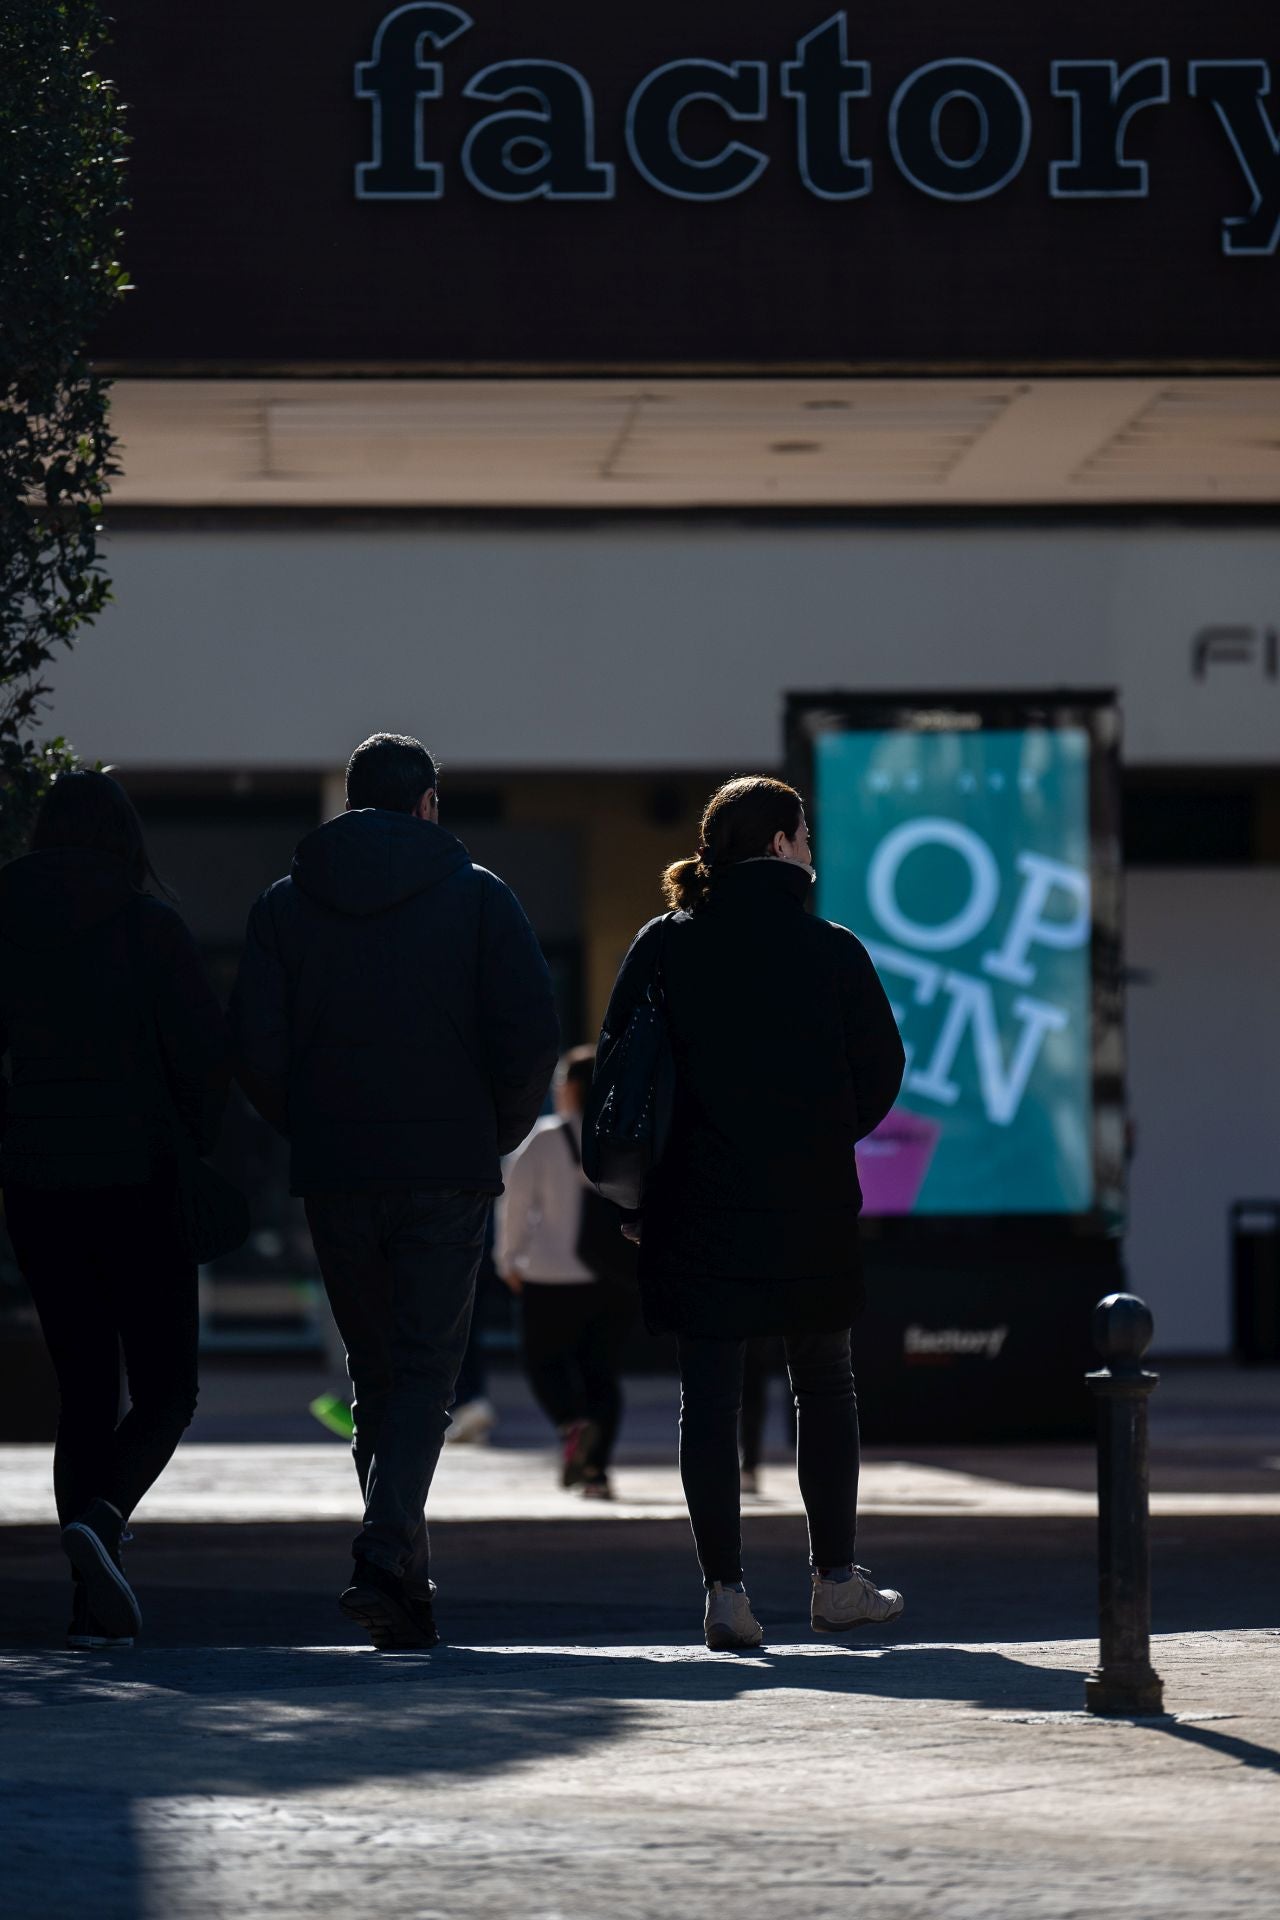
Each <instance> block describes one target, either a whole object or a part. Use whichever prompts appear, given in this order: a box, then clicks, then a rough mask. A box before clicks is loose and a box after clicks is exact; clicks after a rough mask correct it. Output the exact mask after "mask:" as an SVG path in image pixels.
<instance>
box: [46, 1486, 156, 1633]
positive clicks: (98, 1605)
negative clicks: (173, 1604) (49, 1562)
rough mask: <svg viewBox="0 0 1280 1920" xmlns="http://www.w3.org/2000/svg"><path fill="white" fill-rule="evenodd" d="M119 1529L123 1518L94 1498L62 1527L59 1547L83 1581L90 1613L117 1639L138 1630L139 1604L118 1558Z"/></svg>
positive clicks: (104, 1631) (105, 1631)
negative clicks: (91, 1502)
mask: <svg viewBox="0 0 1280 1920" xmlns="http://www.w3.org/2000/svg"><path fill="white" fill-rule="evenodd" d="M123 1532H124V1521H123V1520H122V1519H121V1517H120V1515H119V1514H118V1513H117V1512H116V1510H115V1508H114V1507H113V1506H111V1505H110V1503H109V1502H108V1501H106V1500H95V1501H94V1502H93V1504H92V1505H91V1506H88V1507H86V1508H85V1510H84V1512H83V1513H82V1514H81V1515H80V1517H79V1519H78V1520H73V1521H72V1522H71V1523H70V1525H69V1526H65V1527H64V1528H63V1529H62V1550H63V1552H64V1553H65V1554H66V1556H67V1558H68V1560H69V1561H70V1562H71V1564H72V1566H73V1567H74V1568H75V1570H76V1572H77V1573H78V1574H79V1575H80V1578H81V1580H82V1581H83V1582H84V1591H85V1597H86V1600H87V1602H88V1607H89V1611H90V1613H91V1614H92V1615H93V1617H94V1619H95V1620H96V1621H97V1623H98V1625H99V1627H100V1628H101V1629H102V1631H103V1633H104V1634H107V1635H108V1636H109V1637H110V1638H112V1639H120V1640H124V1639H128V1638H129V1637H130V1636H131V1635H133V1634H137V1633H141V1631H142V1608H141V1607H140V1606H139V1605H138V1596H137V1595H136V1594H135V1593H134V1591H133V1588H132V1587H131V1586H130V1585H129V1582H128V1581H127V1580H126V1579H125V1577H124V1567H123V1565H122V1564H121V1560H120V1536H121V1534H122V1533H123Z"/></svg>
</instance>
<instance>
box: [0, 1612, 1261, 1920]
mask: <svg viewBox="0 0 1280 1920" xmlns="http://www.w3.org/2000/svg"><path fill="white" fill-rule="evenodd" d="M1277 1654H1280V1635H1277V1634H1275V1633H1261V1632H1254V1633H1237V1634H1233V1635H1230V1636H1220V1635H1216V1634H1185V1635H1179V1636H1175V1637H1171V1638H1168V1639H1165V1640H1162V1641H1160V1642H1158V1643H1157V1648H1156V1659H1157V1663H1158V1665H1159V1667H1160V1668H1161V1669H1162V1671H1163V1673H1164V1675H1165V1678H1166V1683H1167V1690H1168V1704H1169V1706H1170V1708H1171V1710H1172V1711H1171V1713H1170V1715H1169V1716H1167V1717H1165V1718H1163V1719H1160V1720H1153V1721H1146V1722H1135V1723H1111V1722H1099V1721H1095V1720H1092V1719H1090V1718H1088V1717H1087V1716H1085V1715H1083V1714H1081V1713H1080V1712H1078V1711H1076V1709H1077V1707H1078V1704H1079V1701H1080V1690H1081V1675H1082V1673H1083V1671H1084V1670H1085V1668H1086V1667H1087V1666H1088V1665H1089V1664H1090V1662H1091V1660H1092V1656H1093V1649H1092V1646H1091V1645H1090V1644H1089V1643H1086V1642H1081V1641H1074V1640H1073V1641H1065V1642H1063V1641H1059V1642H1048V1643H1035V1642H1012V1643H1010V1642H1006V1643H994V1644H976V1645H975V1644H970V1645H939V1644H930V1645H918V1644H912V1643H911V1642H910V1641H909V1640H907V1639H906V1637H905V1636H903V1638H902V1639H901V1640H900V1641H899V1642H898V1643H897V1644H893V1643H892V1642H891V1641H890V1640H888V1639H884V1638H882V1639H878V1640H876V1641H874V1642H871V1643H868V1642H862V1643H860V1644H859V1645H857V1646H856V1647H852V1648H847V1647H845V1646H843V1645H836V1644H827V1643H822V1642H811V1641H808V1640H806V1641H803V1642H801V1643H799V1644H781V1645H770V1646H768V1647H767V1648H766V1649H765V1650H764V1651H763V1652H761V1653H760V1654H757V1655H754V1656H751V1657H748V1658H743V1657H735V1656H733V1655H708V1654H705V1653H703V1652H701V1651H695V1650H690V1649H673V1648H671V1647H666V1646H653V1645H647V1644H636V1645H632V1646H627V1647H616V1648H604V1647H599V1646H581V1645H579V1646H537V1647H528V1646H519V1645H514V1644H512V1645H504V1646H486V1647H470V1648H469V1647H455V1648H452V1649H450V1650H448V1651H445V1652H441V1653H436V1654H431V1655H402V1656H399V1657H396V1658H379V1657H378V1656H377V1655H375V1654H373V1653H371V1652H368V1651H363V1650H358V1649H353V1648H350V1647H309V1648H303V1649H289V1650H277V1649H254V1650H247V1651H246V1650H243V1649H235V1648H224V1649H220V1650H217V1651H209V1650H205V1651H202V1652H200V1653H199V1654H191V1653H184V1652H180V1651H174V1652H166V1651H152V1652H139V1653H138V1655H137V1656H136V1657H135V1658H134V1659H132V1660H129V1661H126V1660H123V1659H109V1658H106V1657H93V1656H88V1657H81V1658H78V1659H72V1658H69V1657H66V1656H53V1657H51V1656H48V1655H43V1656H34V1655H26V1656H23V1655H16V1654H15V1655H11V1656H9V1657H8V1658H7V1659H6V1660H5V1662H4V1674H3V1685H2V1686H0V1707H2V1708H3V1710H4V1717H5V1722H6V1728H7V1738H6V1739H5V1741H4V1742H3V1743H2V1744H0V1782H2V1783H3V1786H2V1792H0V1801H2V1804H3V1807H4V1813H3V1816H2V1817H3V1820H4V1823H5V1826H6V1829H7V1831H6V1833H5V1843H4V1844H5V1871H4V1885H5V1893H6V1901H5V1905H6V1910H7V1911H8V1912H10V1913H12V1914H13V1915H15V1917H18V1916H21V1917H22V1920H26V1917H27V1916H33V1917H34V1916H40V1917H41V1920H73V1916H74V1920H81V1916H83V1915H85V1914H86V1913H91V1914H92V1915H93V1916H94V1917H95V1920H134V1917H135V1916H146V1917H147V1920H174V1916H181V1920H242V1916H244V1915H278V1916H299V1917H301V1916H312V1915H315V1916H320V1915H326V1916H327V1915H330V1914H343V1913H357V1914H361V1915H366V1914H367V1915H375V1916H378V1920H399V1916H405V1920H408V1917H409V1916H414V1920H444V1917H445V1916H450V1920H455V1917H458V1916H461V1917H462V1920H467V1917H468V1916H476V1920H480V1916H485V1920H488V1916H493V1915H506V1914H510V1913H518V1914H521V1915H526V1916H530V1920H606V1917H607V1916H616V1917H617V1920H657V1917H658V1916H661V1920H684V1917H685V1916H689V1920H693V1916H704V1915H706V1914H708V1913H717V1914H719V1913H731V1914H739V1915H749V1916H750V1917H751V1920H795V1916H796V1914H797V1913H804V1912H813V1911H821V1912H840V1911H844V1912H851V1911H852V1912H856V1913H857V1914H858V1915H859V1916H861V1917H862V1920H926V1916H927V1920H1075V1916H1084V1915H1089V1916H1096V1917H1098V1920H1105V1917H1106V1916H1112V1915H1115V1916H1120V1915H1124V1916H1126V1917H1129V1916H1150V1917H1151V1920H1183V1917H1184V1916H1185V1917H1186V1920H1192V1916H1194V1917H1195V1920H1203V1916H1204V1915H1206V1914H1211V1915H1213V1916H1215V1920H1246V1917H1247V1920H1263V1916H1266V1920H1271V1916H1273V1915H1274V1913H1275V1911H1276V1888H1277V1884H1278V1883H1280V1841H1278V1839H1277V1822H1276V1807H1277V1804H1278V1794H1280V1786H1278V1783H1277V1778H1276V1775H1277V1771H1280V1754H1278V1753H1277V1743H1278V1741H1280V1702H1278V1700H1277V1692H1276V1684H1275V1663H1276V1658H1277Z"/></svg>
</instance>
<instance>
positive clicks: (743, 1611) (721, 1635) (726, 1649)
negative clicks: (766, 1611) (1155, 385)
mask: <svg viewBox="0 0 1280 1920" xmlns="http://www.w3.org/2000/svg"><path fill="white" fill-rule="evenodd" d="M704 1632H705V1634H706V1641H707V1645H708V1646H709V1647H710V1649H711V1651H712V1653H731V1652H733V1651H734V1650H735V1649H737V1650H739V1651H741V1650H744V1649H746V1648H750V1647H758V1646H759V1645H760V1642H761V1641H762V1640H763V1639H764V1628H763V1627H762V1626H761V1625H760V1622H759V1621H758V1620H757V1619H756V1617H755V1615H754V1613H752V1611H751V1602H750V1601H749V1600H748V1598H747V1596H746V1594H745V1593H739V1592H738V1590H737V1588H736V1587H724V1586H721V1584H720V1582H719V1581H718V1580H717V1581H716V1582H715V1583H714V1584H713V1585H712V1586H710V1587H708V1588H707V1618H706V1623H705V1627H704Z"/></svg>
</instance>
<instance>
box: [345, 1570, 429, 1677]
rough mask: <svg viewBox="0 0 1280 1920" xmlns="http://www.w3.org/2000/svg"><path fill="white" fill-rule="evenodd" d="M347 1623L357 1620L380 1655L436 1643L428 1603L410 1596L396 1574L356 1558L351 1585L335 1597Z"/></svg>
mask: <svg viewBox="0 0 1280 1920" xmlns="http://www.w3.org/2000/svg"><path fill="white" fill-rule="evenodd" d="M338 1605H339V1606H340V1607H341V1609H342V1611H343V1612H344V1613H345V1614H346V1616H347V1618H348V1620H358V1621H359V1622H360V1625H361V1626H362V1627H363V1628H364V1629H365V1632H366V1633H367V1634H368V1636H369V1638H370V1639H371V1640H372V1642H373V1644H374V1646H375V1647H377V1648H378V1650H379V1652H380V1653H396V1652H404V1651H407V1650H408V1649H409V1648H419V1649H420V1648H423V1647H434V1646H437V1645H438V1644H439V1641H440V1635H439V1634H438V1633H437V1631H436V1623H435V1616H434V1614H433V1613H432V1610H431V1601H430V1600H429V1599H428V1598H427V1597H426V1596H425V1595H421V1594H413V1593H411V1592H410V1591H409V1589H408V1588H407V1587H406V1586H405V1584H404V1581H403V1580H402V1579H401V1578H400V1576H399V1574H395V1573H392V1571H391V1569H390V1568H389V1567H380V1566H379V1565H378V1564H377V1562H376V1561H374V1560H366V1559H364V1558H363V1557H362V1556H361V1555H360V1554H357V1555H356V1561H355V1571H354V1572H353V1574H352V1576H351V1585H350V1586H349V1587H347V1588H346V1589H345V1590H344V1591H343V1592H342V1593H340V1594H339V1595H338Z"/></svg>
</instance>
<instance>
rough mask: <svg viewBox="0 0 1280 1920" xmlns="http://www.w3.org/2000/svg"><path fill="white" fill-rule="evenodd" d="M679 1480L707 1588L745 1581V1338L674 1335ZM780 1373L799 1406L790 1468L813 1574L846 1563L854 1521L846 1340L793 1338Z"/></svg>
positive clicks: (854, 1427) (854, 1421)
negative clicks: (741, 1451)
mask: <svg viewBox="0 0 1280 1920" xmlns="http://www.w3.org/2000/svg"><path fill="white" fill-rule="evenodd" d="M678 1349H679V1358H680V1474H681V1478H682V1479H683V1481H684V1492H685V1499H686V1500H687V1501H688V1503H689V1519H690V1521H691V1522H692V1525H693V1537H694V1543H695V1545H696V1546H697V1549H698V1559H699V1561H700V1563H701V1566H702V1574H703V1578H704V1579H705V1580H707V1581H708V1582H710V1581H712V1580H723V1581H725V1582H726V1583H731V1582H733V1581H735V1580H741V1578H742V1521H741V1518H740V1512H741V1502H740V1495H739V1479H738V1472H739V1469H738V1413H739V1409H740V1408H741V1405H742V1368H743V1361H744V1359H745V1356H746V1342H745V1341H744V1340H699V1339H693V1338H691V1337H690V1336H689V1335H687V1334H681V1336H680V1339H679V1342H678ZM786 1354H787V1372H788V1374H789V1376H790V1380H791V1390H792V1392H793V1393H794V1395H795V1401H796V1421H797V1445H796V1467H797V1471H798V1473H799V1476H800V1497H801V1499H802V1500H803V1501H804V1510H805V1513H806V1514H807V1515H808V1519H809V1551H810V1560H811V1564H812V1565H813V1566H815V1567H844V1566H848V1565H849V1564H850V1562H851V1561H852V1559H853V1552H854V1536H855V1534H856V1531H857V1522H858V1455H859V1445H858V1403H857V1400H856V1398H855V1397H854V1391H853V1366H852V1362H851V1360H850V1355H849V1334H848V1331H847V1329H846V1330H845V1331H844V1332H842V1333H807V1334H794V1335H791V1336H790V1337H789V1338H788V1339H787V1342H786Z"/></svg>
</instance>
